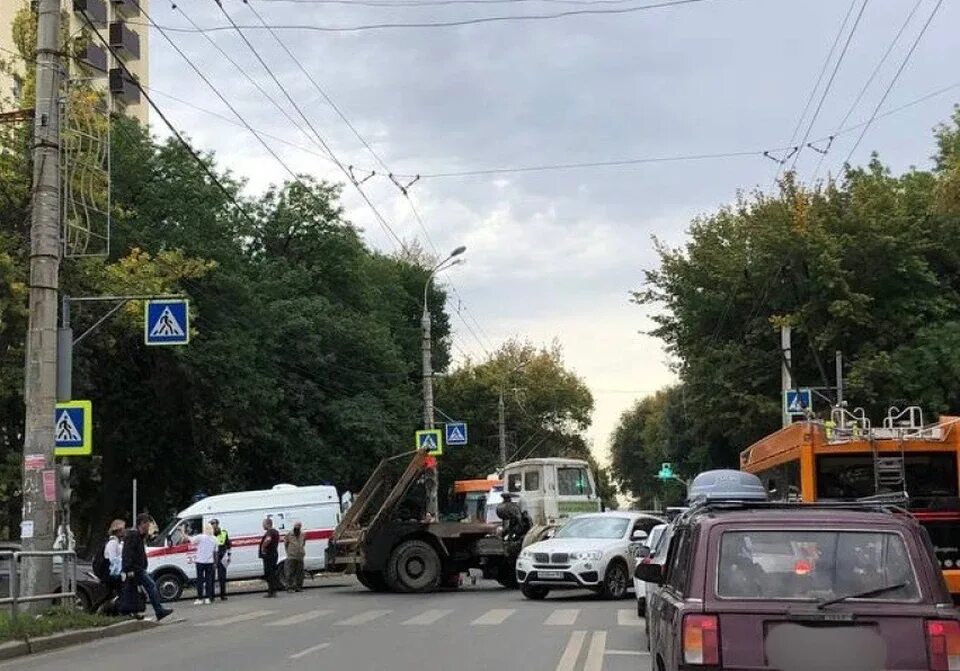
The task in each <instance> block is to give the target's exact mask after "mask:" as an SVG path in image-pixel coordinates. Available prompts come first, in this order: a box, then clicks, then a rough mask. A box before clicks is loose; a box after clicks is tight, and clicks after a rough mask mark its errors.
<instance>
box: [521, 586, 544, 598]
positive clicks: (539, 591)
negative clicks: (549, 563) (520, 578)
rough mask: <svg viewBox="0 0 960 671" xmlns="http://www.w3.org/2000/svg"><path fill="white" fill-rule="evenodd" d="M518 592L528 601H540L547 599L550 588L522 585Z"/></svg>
mask: <svg viewBox="0 0 960 671" xmlns="http://www.w3.org/2000/svg"><path fill="white" fill-rule="evenodd" d="M520 591H521V592H522V593H523V595H524V596H525V597H527V598H528V599H533V600H534V601H541V600H543V599H546V598H547V595H548V594H549V593H550V588H549V587H544V586H543V585H524V586H523V587H521V588H520Z"/></svg>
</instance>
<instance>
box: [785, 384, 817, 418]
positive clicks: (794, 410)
mask: <svg viewBox="0 0 960 671" xmlns="http://www.w3.org/2000/svg"><path fill="white" fill-rule="evenodd" d="M812 401H813V397H812V394H811V393H810V390H809V389H788V390H787V391H785V392H784V398H783V403H784V405H785V406H786V408H787V414H788V415H805V414H806V413H807V410H812V409H813V408H812V406H811V403H812Z"/></svg>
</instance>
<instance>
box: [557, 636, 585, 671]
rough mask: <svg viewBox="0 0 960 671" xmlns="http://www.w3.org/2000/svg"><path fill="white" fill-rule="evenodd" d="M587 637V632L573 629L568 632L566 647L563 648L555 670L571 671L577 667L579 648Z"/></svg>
mask: <svg viewBox="0 0 960 671" xmlns="http://www.w3.org/2000/svg"><path fill="white" fill-rule="evenodd" d="M586 638H587V632H585V631H579V630H578V631H575V632H573V633H572V634H570V640H569V641H567V647H566V648H564V650H563V655H562V656H561V657H560V662H559V663H558V664H557V671H573V670H574V669H575V668H576V667H577V659H579V658H580V650H581V648H583V642H584V640H586Z"/></svg>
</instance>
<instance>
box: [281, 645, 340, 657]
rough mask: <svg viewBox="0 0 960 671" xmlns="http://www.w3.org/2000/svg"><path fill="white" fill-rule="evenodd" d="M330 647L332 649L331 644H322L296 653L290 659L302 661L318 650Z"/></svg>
mask: <svg viewBox="0 0 960 671" xmlns="http://www.w3.org/2000/svg"><path fill="white" fill-rule="evenodd" d="M329 647H330V644H329V643H321V644H319V645H315V646H313V647H312V648H307V649H306V650H301V651H300V652H295V653H294V654H292V655H290V659H300V658H301V657H306V656H307V655H309V654H310V653H311V652H316V651H317V650H323V649H324V648H329Z"/></svg>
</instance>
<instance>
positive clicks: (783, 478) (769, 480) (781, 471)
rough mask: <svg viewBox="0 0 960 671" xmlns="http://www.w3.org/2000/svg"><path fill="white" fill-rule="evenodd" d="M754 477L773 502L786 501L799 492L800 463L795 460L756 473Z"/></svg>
mask: <svg viewBox="0 0 960 671" xmlns="http://www.w3.org/2000/svg"><path fill="white" fill-rule="evenodd" d="M756 476H757V477H758V478H760V481H761V482H763V484H764V485H765V486H766V488H767V492H768V493H769V495H770V499H771V500H773V501H786V500H788V499H790V498H792V497H795V496H796V495H797V493H798V492H799V491H800V462H799V461H798V460H796V459H794V460H793V461H788V462H786V463H784V464H780V465H778V466H773V467H771V468H768V469H766V470H763V471H758V472H757V473H756Z"/></svg>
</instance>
